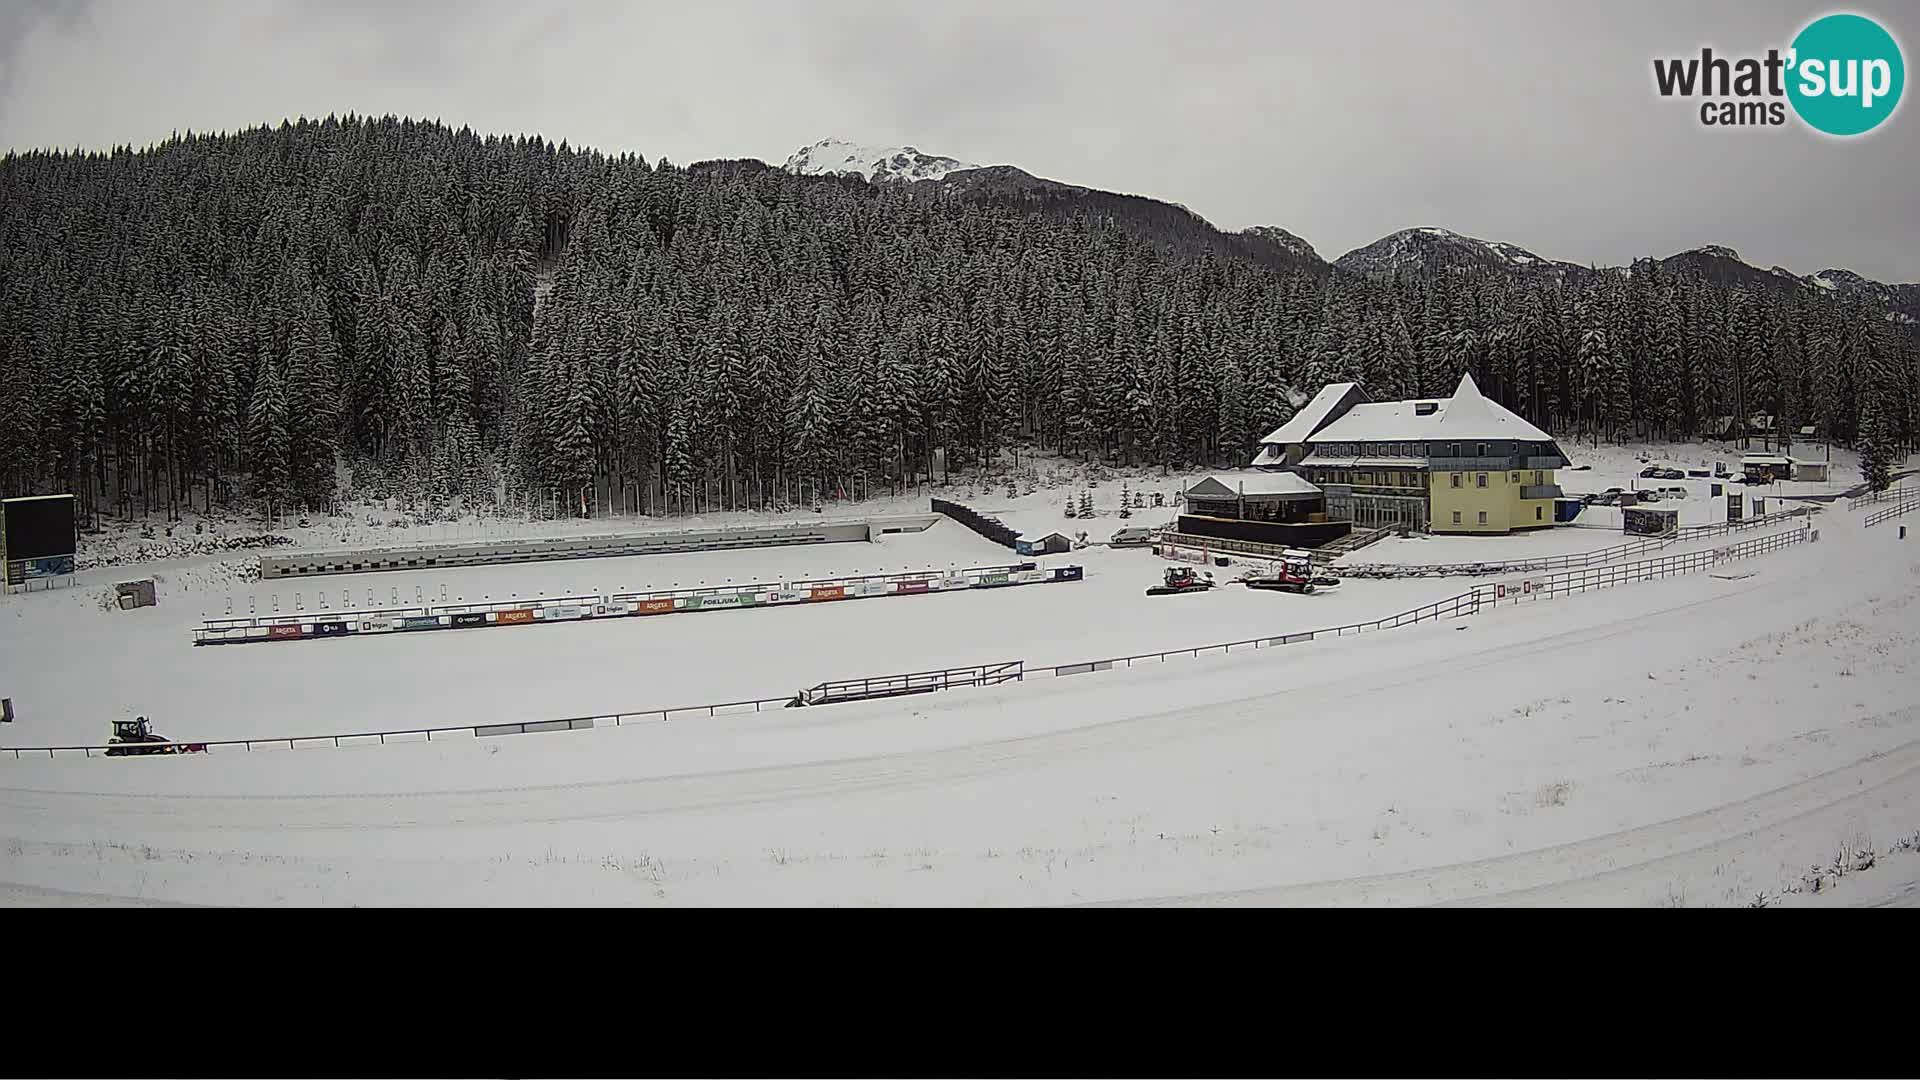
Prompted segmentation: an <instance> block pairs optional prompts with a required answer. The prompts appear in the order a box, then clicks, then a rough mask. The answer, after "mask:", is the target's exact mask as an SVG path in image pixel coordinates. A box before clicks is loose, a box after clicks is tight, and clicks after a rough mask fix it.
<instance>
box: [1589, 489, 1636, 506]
mask: <svg viewBox="0 0 1920 1080" xmlns="http://www.w3.org/2000/svg"><path fill="white" fill-rule="evenodd" d="M1626 493H1627V492H1626V489H1625V488H1617V487H1612V488H1608V489H1607V490H1605V491H1603V492H1601V493H1600V494H1598V495H1589V496H1587V502H1588V505H1590V506H1618V505H1620V496H1622V495H1625V494H1626Z"/></svg>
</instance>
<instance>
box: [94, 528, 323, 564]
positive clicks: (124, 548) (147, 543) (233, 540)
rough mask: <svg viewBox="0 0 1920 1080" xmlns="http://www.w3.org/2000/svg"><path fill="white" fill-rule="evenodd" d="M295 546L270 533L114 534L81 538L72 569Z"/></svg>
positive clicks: (283, 537) (286, 539)
mask: <svg viewBox="0 0 1920 1080" xmlns="http://www.w3.org/2000/svg"><path fill="white" fill-rule="evenodd" d="M293 543H294V541H293V539H292V538H291V537H286V536H276V535H273V534H271V533H254V534H251V535H242V536H207V535H198V536H194V535H180V536H165V537H162V536H155V537H151V538H149V537H145V536H141V535H139V534H134V535H131V536H130V535H127V534H124V533H119V534H116V533H111V532H109V533H104V534H101V535H99V536H87V535H85V534H83V535H82V536H81V538H80V550H79V552H78V553H77V554H76V555H75V556H74V559H73V565H74V569H75V570H90V569H93V568H95V567H101V566H124V565H129V564H133V563H145V562H164V561H169V560H173V559H191V558H196V557H199V556H202V555H222V554H226V553H227V552H233V551H253V550H259V549H263V548H274V547H291V546H292V545H293Z"/></svg>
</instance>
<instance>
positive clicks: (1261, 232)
mask: <svg viewBox="0 0 1920 1080" xmlns="http://www.w3.org/2000/svg"><path fill="white" fill-rule="evenodd" d="M1240 235H1241V236H1247V237H1252V238H1253V239H1256V240H1265V241H1267V242H1268V243H1270V244H1276V245H1278V246H1279V247H1280V248H1281V249H1283V250H1285V251H1288V252H1291V253H1293V254H1295V255H1298V256H1300V257H1301V258H1304V259H1317V258H1319V257H1320V253H1319V252H1317V251H1315V250H1313V245H1312V244H1309V243H1307V242H1306V241H1305V240H1302V239H1300V238H1299V237H1298V236H1295V235H1294V234H1292V233H1290V232H1288V231H1287V230H1285V229H1283V228H1281V227H1280V226H1278V225H1255V226H1253V227H1252V228H1249V229H1242V230H1240Z"/></svg>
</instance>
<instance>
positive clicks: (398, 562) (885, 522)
mask: <svg viewBox="0 0 1920 1080" xmlns="http://www.w3.org/2000/svg"><path fill="white" fill-rule="evenodd" d="M938 520H940V519H939V518H938V517H937V516H935V515H933V514H914V515H903V516H899V517H881V518H864V519H860V520H855V521H820V522H807V523H799V524H787V525H753V526H746V527H743V528H732V529H689V530H683V531H679V532H660V533H636V534H631V535H627V536H582V537H577V538H568V539H559V540H531V539H529V540H486V541H475V542H473V543H467V544H434V545H428V546H417V547H393V548H368V549H363V550H358V551H315V552H305V553H301V554H295V555H263V556H261V557H260V577H261V578H262V579H268V578H289V577H317V576H321V575H326V574H365V573H374V572H378V571H386V570H427V569H444V568H446V567H449V566H491V565H495V564H499V563H519V562H546V561H549V560H553V559H600V558H612V557H618V556H622V555H665V554H670V553H674V552H685V551H726V550H731V549H737V548H758V547H785V546H788V545H792V544H840V543H852V542H855V541H866V540H870V539H872V538H873V537H875V536H878V535H881V534H883V533H897V532H922V531H924V530H926V529H927V528H929V527H931V526H932V525H933V523H934V522H936V521H938Z"/></svg>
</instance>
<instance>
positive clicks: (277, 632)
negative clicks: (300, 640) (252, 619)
mask: <svg viewBox="0 0 1920 1080" xmlns="http://www.w3.org/2000/svg"><path fill="white" fill-rule="evenodd" d="M299 636H300V625H299V624H298V623H281V624H279V625H277V626H269V627H267V638H268V640H271V641H285V640H288V639H290V638H297V637H299Z"/></svg>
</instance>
